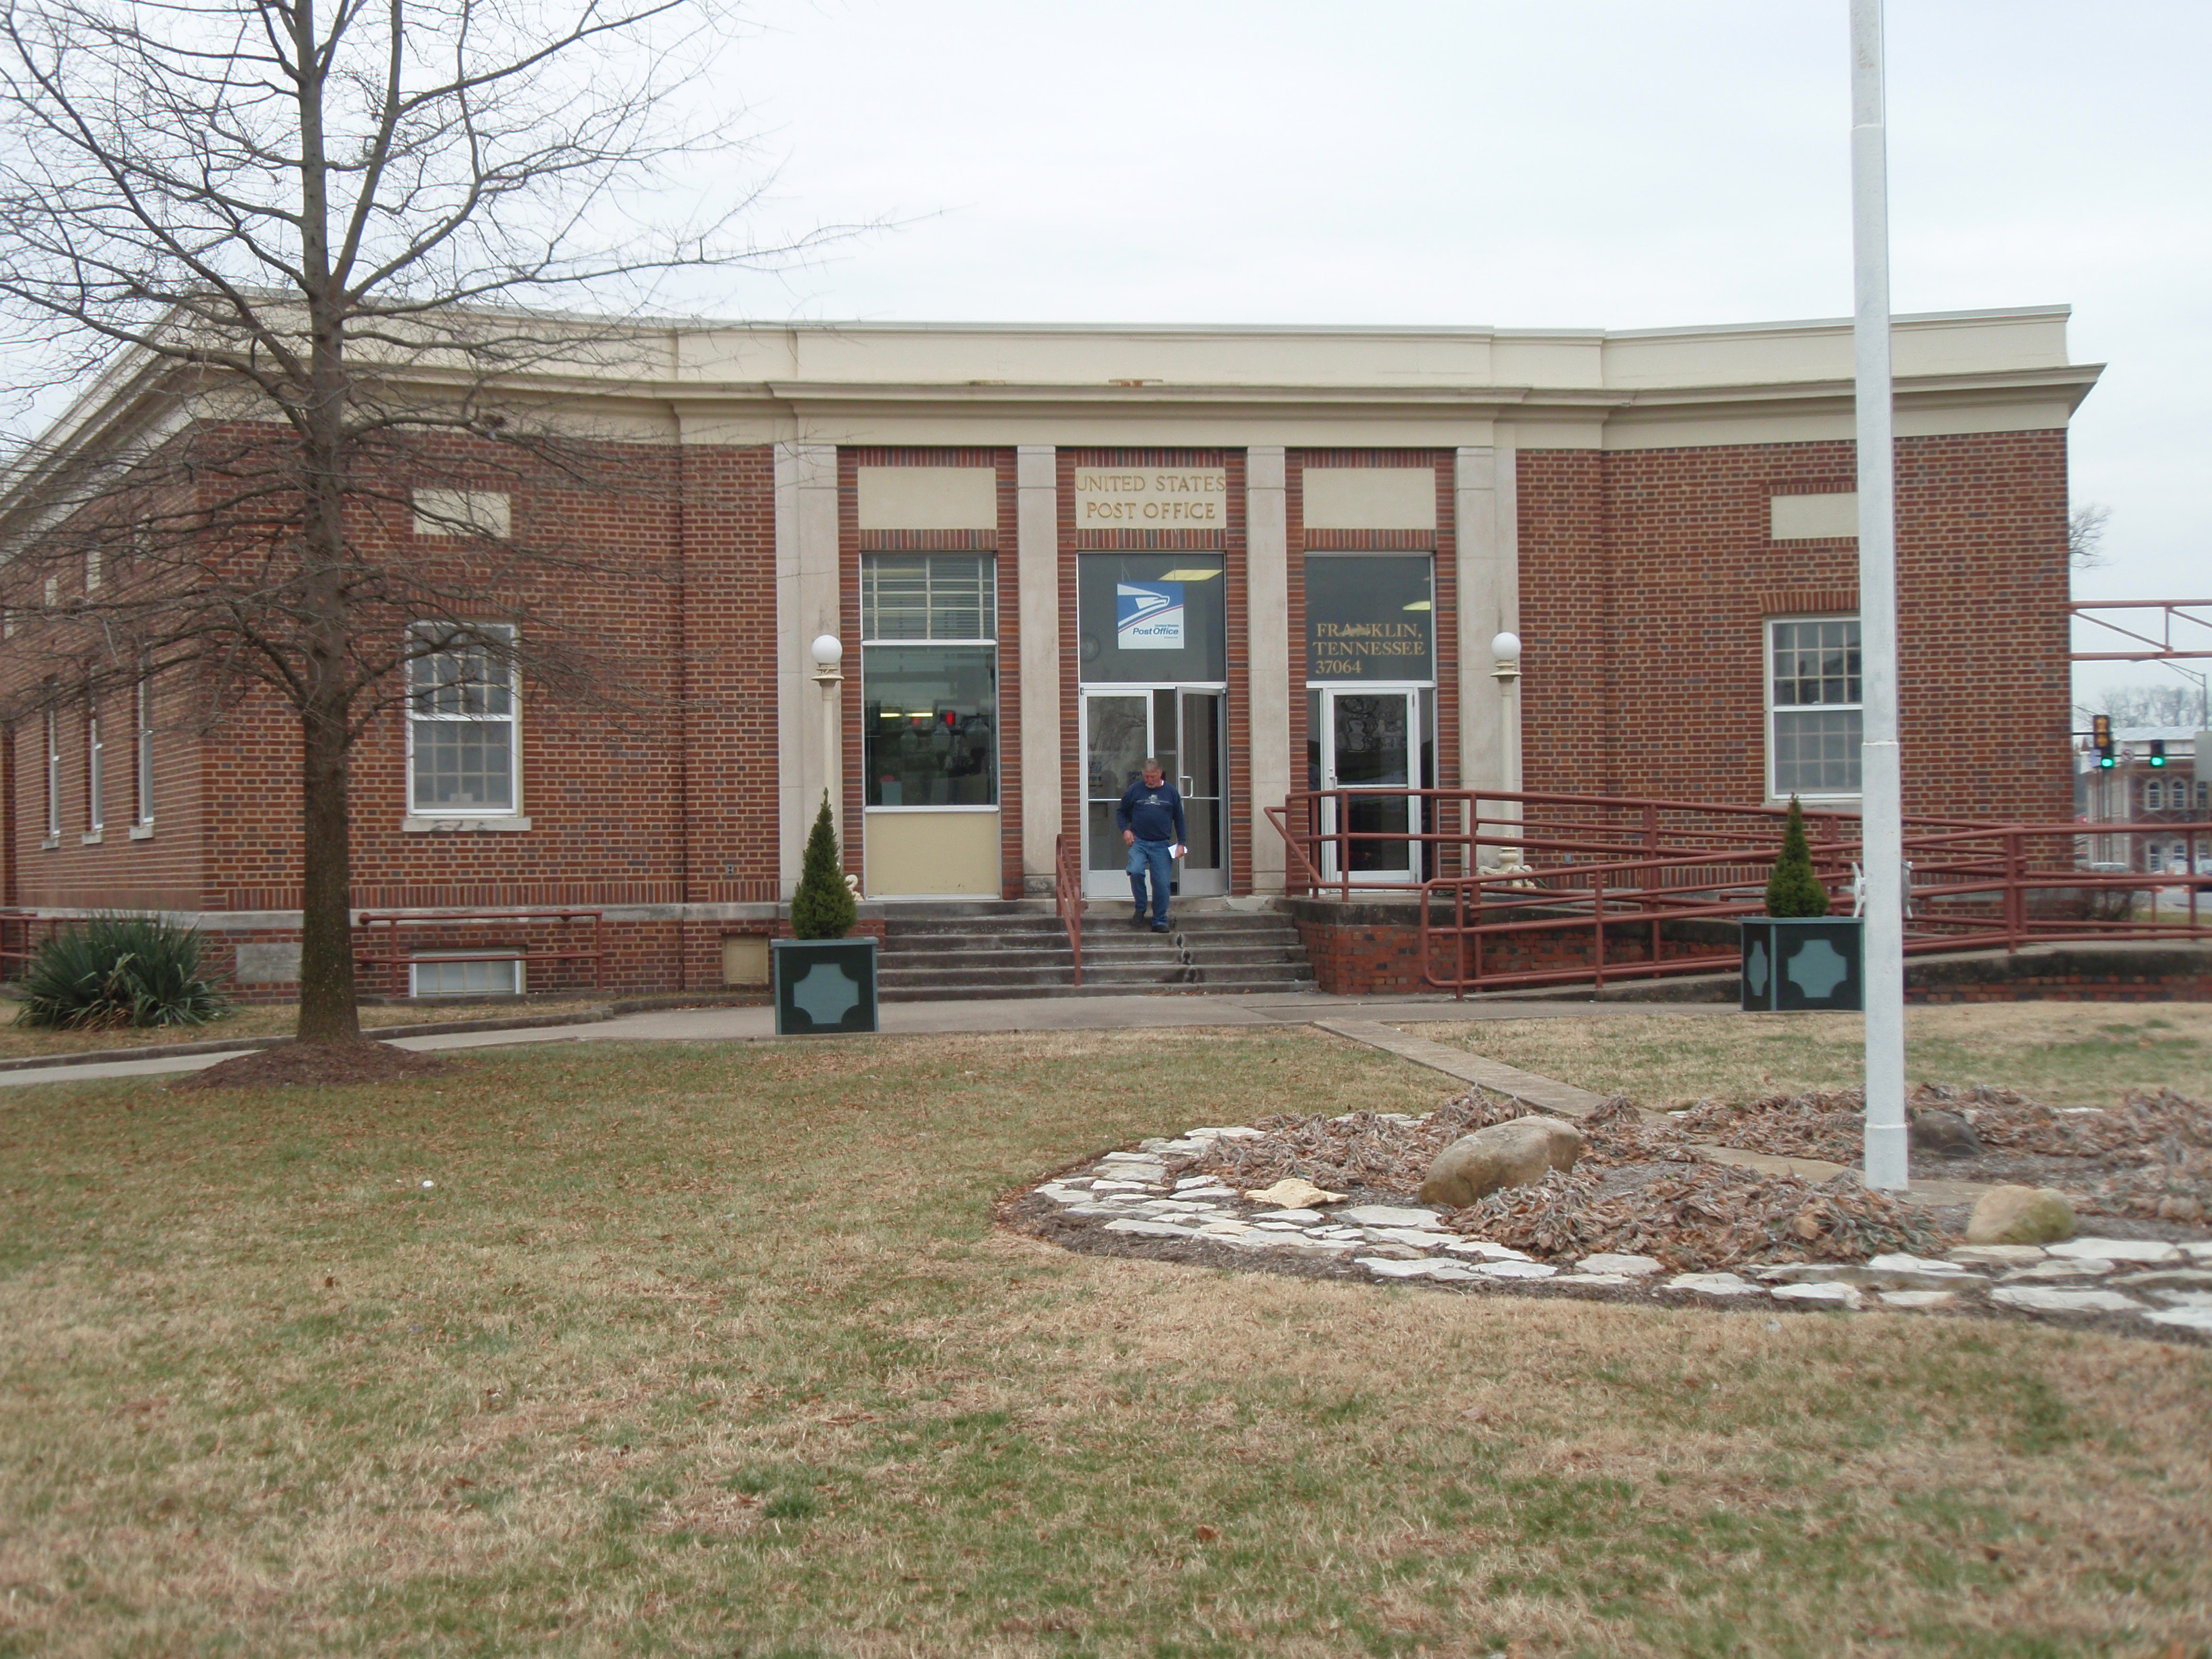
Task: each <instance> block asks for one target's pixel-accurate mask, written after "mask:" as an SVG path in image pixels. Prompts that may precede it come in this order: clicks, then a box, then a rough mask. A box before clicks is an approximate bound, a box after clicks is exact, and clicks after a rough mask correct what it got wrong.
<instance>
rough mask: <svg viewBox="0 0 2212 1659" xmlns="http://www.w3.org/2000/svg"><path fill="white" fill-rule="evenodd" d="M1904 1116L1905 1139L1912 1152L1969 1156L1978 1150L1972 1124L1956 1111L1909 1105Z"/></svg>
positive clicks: (1980, 1143)
mask: <svg viewBox="0 0 2212 1659" xmlns="http://www.w3.org/2000/svg"><path fill="white" fill-rule="evenodd" d="M1905 1116H1906V1119H1907V1121H1908V1122H1909V1124H1910V1127H1909V1128H1908V1129H1907V1130H1906V1132H1905V1139H1906V1140H1907V1141H1908V1143H1909V1144H1910V1145H1911V1148H1912V1150H1913V1151H1914V1152H1932V1153H1934V1154H1935V1155H1936V1157H1937V1158H1972V1157H1973V1156H1974V1155H1975V1154H1976V1153H1978V1152H1980V1151H1981V1150H1982V1141H1981V1137H1980V1136H1978V1135H1977V1134H1976V1133H1974V1126H1973V1125H1972V1124H1971V1123H1969V1122H1967V1121H1966V1119H1965V1118H1963V1117H1960V1115H1958V1114H1957V1113H1956V1112H1946V1111H1940V1110H1938V1109H1936V1108H1935V1107H1932V1106H1916V1107H1912V1108H1911V1109H1908V1110H1907V1112H1906V1114H1905Z"/></svg>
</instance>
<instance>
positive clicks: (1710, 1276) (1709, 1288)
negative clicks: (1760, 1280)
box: [1667, 1273, 1759, 1296]
mask: <svg viewBox="0 0 2212 1659" xmlns="http://www.w3.org/2000/svg"><path fill="white" fill-rule="evenodd" d="M1667 1288H1668V1290H1670V1291H1696V1292H1697V1293H1698V1294H1699V1295H1700V1296H1755V1295H1757V1294H1758V1292H1759V1286H1758V1285H1753V1284H1752V1283H1750V1282H1749V1281H1748V1280H1746V1279H1739V1278H1737V1277H1736V1276H1735V1274H1734V1273H1676V1274H1675V1275H1674V1277H1673V1278H1672V1279H1668V1281H1667Z"/></svg>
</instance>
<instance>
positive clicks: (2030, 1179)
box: [1672, 1084, 2212, 1224]
mask: <svg viewBox="0 0 2212 1659" xmlns="http://www.w3.org/2000/svg"><path fill="white" fill-rule="evenodd" d="M1863 1105H1864V1098H1863V1095H1862V1094H1861V1092H1860V1091H1858V1090H1857V1089H1840V1090H1836V1091H1829V1092H1819V1093H1812V1094H1804V1095H1767V1096H1764V1097H1761V1098H1759V1099H1757V1100H1753V1101H1750V1102H1747V1103H1744V1104H1742V1105H1731V1104H1728V1103H1723V1102H1719V1101H1699V1102H1698V1103H1696V1104H1694V1105H1692V1107H1691V1108H1690V1109H1688V1110H1687V1111H1686V1112H1683V1113H1680V1114H1678V1115H1675V1116H1674V1118H1673V1120H1672V1121H1674V1122H1675V1123H1678V1124H1680V1126H1681V1127H1682V1128H1683V1129H1684V1130H1685V1131H1686V1132H1687V1133H1688V1134H1689V1136H1690V1138H1691V1139H1698V1140H1707V1141H1716V1142H1718V1143H1720V1144H1722V1145H1723V1146H1736V1147H1741V1148H1742V1149H1743V1150H1744V1151H1746V1152H1773V1153H1779V1154H1782V1155H1784V1156H1786V1157H1797V1158H1826V1159H1830V1160H1832V1161H1833V1162H1835V1163H1838V1164H1852V1163H1856V1162H1857V1160H1858V1158H1859V1150H1860V1146H1861V1134H1862V1125H1863ZM1911 1110H1912V1111H1913V1112H1915V1113H1916V1114H1925V1113H1929V1112H1931V1111H1941V1112H1949V1113H1954V1114H1956V1115H1958V1116H1959V1117H1960V1118H1963V1119H1964V1120H1965V1121H1966V1124H1967V1126H1968V1127H1970V1128H1971V1129H1972V1132H1973V1136H1974V1139H1976V1140H1978V1142H1979V1143H1980V1150H1979V1151H1978V1152H1974V1153H1972V1154H1971V1155H1968V1156H1964V1157H1949V1158H1944V1157H1934V1156H1930V1155H1929V1154H1928V1153H1926V1152H1916V1153H1915V1154H1914V1158H1915V1165H1916V1168H1917V1170H1919V1172H1921V1173H1923V1174H1926V1175H1938V1174H1940V1175H1941V1176H1943V1177H1944V1178H1946V1179H1948V1180H1957V1181H1974V1182H2020V1183H2021V1184H2024V1185H2027V1186H2038V1187H2056V1188H2058V1189H2059V1190H2060V1191H2061V1192H2063V1193H2064V1194H2066V1195H2067V1197H2068V1198H2069V1200H2071V1201H2072V1203H2073V1205H2074V1207H2075V1210H2076V1211H2078V1212H2081V1213H2083V1214H2086V1215H2113V1216H2132V1217H2136V1218H2141V1219H2144V1220H2160V1221H2168V1222H2179V1223H2183V1224H2195V1223H2201V1222H2203V1220H2205V1219H2206V1218H2208V1217H2212V1105H2208V1104H2207V1103H2205V1102H2203V1101H2201V1100H2191V1099H2190V1098H2189V1097H2186V1096H2183V1095H2178V1094H2176V1093H2174V1092H2173V1091H2172V1090H2170V1089H2160V1090H2159V1091H2156V1092H2155V1093H2153V1092H2150V1091H2144V1090H2136V1091H2130V1093H2128V1094H2127V1095H2125V1096H2124V1097H2122V1098H2121V1099H2120V1100H2119V1101H2118V1103H2116V1104H2114V1105H2112V1106H2107V1107H2103V1108H2099V1109H2064V1108H2059V1107H2053V1106H2049V1105H2046V1104H2045V1103H2042V1102H2041V1101H2038V1100H2034V1099H2032V1098H2030V1097H2027V1095H2024V1094H2021V1093H2019V1092H2018V1091H2015V1090H2011V1089H1990V1088H1983V1087H1973V1088H1958V1087H1952V1086H1948V1085H1942V1084H1923V1085H1922V1086H1921V1087H1919V1088H1918V1089H1917V1090H1915V1091H1913V1095H1912V1099H1911Z"/></svg>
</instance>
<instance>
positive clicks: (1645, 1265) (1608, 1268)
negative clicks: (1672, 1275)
mask: <svg viewBox="0 0 2212 1659" xmlns="http://www.w3.org/2000/svg"><path fill="white" fill-rule="evenodd" d="M1575 1266H1576V1267H1577V1268H1579V1269H1580V1270H1581V1271H1583V1273H1607V1274H1610V1273H1620V1274H1622V1275H1624V1276H1626V1277H1627V1278H1630V1279H1648V1278H1649V1277H1650V1275H1652V1274H1653V1273H1665V1272H1666V1271H1667V1264H1666V1263H1665V1262H1663V1261H1656V1260H1655V1259H1653V1258H1652V1257H1650V1256H1648V1255H1612V1254H1607V1253H1601V1254H1599V1255H1586V1256H1584V1257H1583V1259H1582V1260H1581V1261H1577V1262H1576V1263H1575Z"/></svg>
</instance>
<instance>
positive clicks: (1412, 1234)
mask: <svg viewBox="0 0 2212 1659" xmlns="http://www.w3.org/2000/svg"><path fill="white" fill-rule="evenodd" d="M1363 1231H1364V1232H1365V1234H1366V1235H1367V1237H1369V1238H1370V1239H1372V1240H1373V1241H1374V1242H1375V1243H1377V1244H1411V1245H1412V1246H1413V1248H1414V1249H1417V1250H1433V1249H1436V1248H1437V1246H1438V1245H1439V1244H1443V1242H1444V1239H1445V1238H1446V1237H1449V1235H1447V1234H1443V1233H1436V1232H1428V1231H1423V1230H1422V1229H1420V1228H1419V1227H1368V1228H1365V1229H1363ZM1445 1248H1447V1249H1449V1248H1450V1247H1449V1246H1446V1247H1445Z"/></svg>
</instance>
